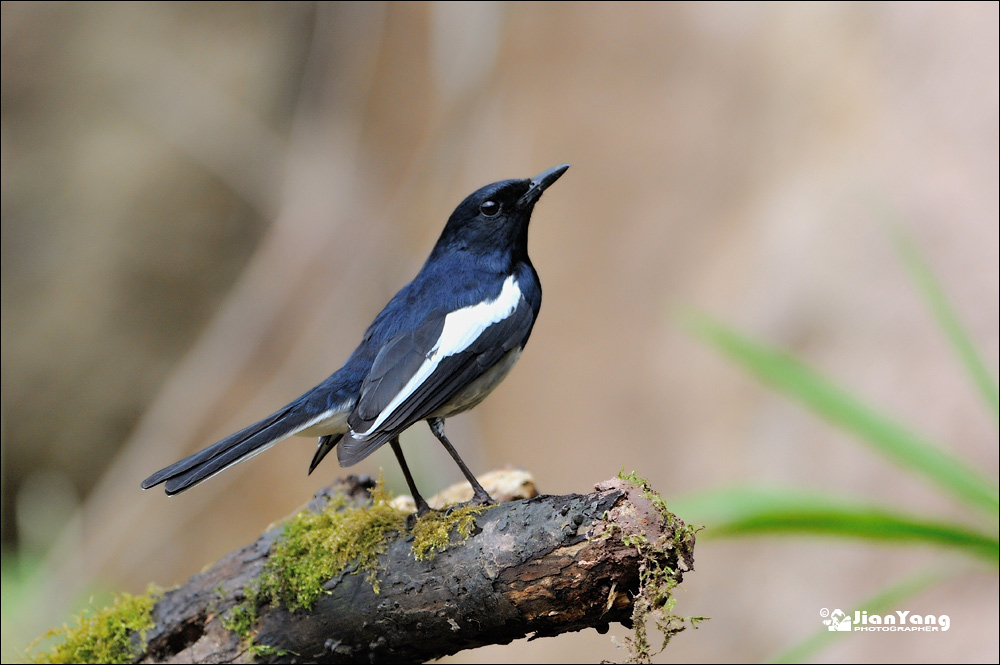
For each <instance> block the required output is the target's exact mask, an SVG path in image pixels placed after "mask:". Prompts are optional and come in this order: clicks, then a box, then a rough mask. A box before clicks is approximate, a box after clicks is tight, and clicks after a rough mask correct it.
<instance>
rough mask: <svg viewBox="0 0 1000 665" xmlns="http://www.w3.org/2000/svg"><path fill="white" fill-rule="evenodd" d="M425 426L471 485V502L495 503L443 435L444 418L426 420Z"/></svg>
mask: <svg viewBox="0 0 1000 665" xmlns="http://www.w3.org/2000/svg"><path fill="white" fill-rule="evenodd" d="M427 424H428V425H429V426H430V428H431V431H432V432H434V436H436V437H437V440H438V441H440V442H441V445H442V446H444V448H445V450H447V451H448V454H449V455H451V458H452V459H453V460H455V463H456V464H458V468H459V469H461V470H462V473H464V474H465V478H466V480H468V481H469V484H470V485H472V502H473V503H482V504H486V503H496V502H495V501H494V500H493V497H491V496H490V495H489V493H488V492H487V491H486V490H484V489H483V486H482V485H480V484H479V481H478V480H476V477H475V476H474V475H472V472H471V471H469V467H467V466H465V462H463V461H462V458H461V457H459V456H458V451H457V450H455V447H454V446H452V445H451V441H449V440H448V437H446V436H445V435H444V418H428V419H427Z"/></svg>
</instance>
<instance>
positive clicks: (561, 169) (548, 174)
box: [517, 164, 569, 207]
mask: <svg viewBox="0 0 1000 665" xmlns="http://www.w3.org/2000/svg"><path fill="white" fill-rule="evenodd" d="M568 168H569V164H560V165H559V166H553V167H552V168H551V169H549V170H548V171H542V172H541V173H539V174H538V175H536V176H535V177H534V178H532V179H531V187H529V188H528V191H526V192H525V193H524V196H522V197H521V198H520V199H518V201H517V205H518V206H519V207H525V206H531V205H534V203H535V201H537V200H538V199H539V198H541V196H542V192H544V191H545V190H546V189H547V188H548V186H549V185H551V184H552V183H554V182H555V181H556V180H558V179H559V177H560V176H561V175H562V174H563V173H566V169H568Z"/></svg>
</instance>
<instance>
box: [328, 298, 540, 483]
mask: <svg viewBox="0 0 1000 665" xmlns="http://www.w3.org/2000/svg"><path fill="white" fill-rule="evenodd" d="M508 284H510V285H512V286H511V287H510V288H508ZM508 284H505V287H504V290H503V291H502V292H501V294H500V296H499V297H498V298H497V299H496V300H494V301H491V302H485V303H480V304H479V305H475V306H472V307H465V308H463V309H460V310H456V311H453V312H450V313H447V314H444V315H436V316H432V317H430V318H428V319H427V320H426V321H425V322H424V323H423V324H422V325H420V326H419V327H418V328H416V329H415V330H414V331H412V332H408V333H404V334H401V335H398V336H396V337H394V338H393V339H391V340H390V341H389V342H388V343H387V344H386V345H385V346H384V347H382V349H381V350H380V351H379V353H378V355H377V356H376V358H375V361H374V363H373V364H372V369H371V371H370V373H369V375H368V377H367V378H366V379H365V381H364V383H363V384H362V387H361V396H360V398H359V399H358V403H357V405H356V406H355V408H354V411H353V412H352V413H351V415H350V417H349V418H348V421H347V422H348V425H349V426H350V427H351V430H352V432H351V434H348V435H347V436H345V437H344V438H343V440H342V441H341V442H340V444H339V445H338V447H337V457H338V459H339V460H340V463H341V464H343V465H344V466H350V465H352V464H355V463H357V462H359V461H361V460H362V459H364V458H365V457H367V456H368V455H369V454H371V453H372V452H374V451H375V449H376V448H378V447H379V446H381V445H382V444H383V443H385V442H386V441H388V440H390V439H391V438H392V437H393V436H396V435H397V434H399V433H400V432H402V431H403V430H404V429H406V428H407V427H409V426H410V425H412V424H413V423H415V422H418V421H420V420H423V419H425V418H428V417H430V416H431V415H433V414H434V413H435V412H436V411H437V410H438V409H440V408H441V407H443V406H445V405H447V404H448V402H449V401H450V400H451V399H452V398H453V397H455V396H456V395H457V394H458V393H460V392H461V391H462V389H463V388H465V387H466V386H468V385H469V384H470V383H472V382H473V381H475V380H476V379H477V378H479V377H480V376H481V375H482V374H483V373H485V372H486V371H487V370H488V369H490V368H491V367H493V366H494V365H495V364H497V363H498V362H499V361H500V360H501V359H502V358H503V357H504V356H505V355H506V354H507V352H509V351H510V350H511V349H514V348H515V347H520V346H523V344H524V341H525V340H526V339H527V337H528V334H529V333H530V332H531V327H532V324H533V322H534V312H533V311H532V309H531V307H530V306H529V305H528V303H527V302H526V301H525V300H524V298H523V297H522V296H521V292H520V291H519V290H518V289H517V285H516V282H515V281H514V280H513V279H511V280H509V281H508Z"/></svg>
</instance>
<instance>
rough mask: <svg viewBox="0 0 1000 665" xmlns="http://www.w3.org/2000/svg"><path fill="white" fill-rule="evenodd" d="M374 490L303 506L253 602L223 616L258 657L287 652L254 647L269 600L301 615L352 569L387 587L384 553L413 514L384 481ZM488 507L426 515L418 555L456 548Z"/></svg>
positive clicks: (248, 597)
mask: <svg viewBox="0 0 1000 665" xmlns="http://www.w3.org/2000/svg"><path fill="white" fill-rule="evenodd" d="M370 493H371V499H372V502H371V504H370V505H366V506H363V507H360V506H356V505H352V504H351V503H350V502H349V501H348V499H347V498H346V497H344V496H340V495H338V496H334V497H332V498H331V499H330V500H329V502H328V503H327V505H326V506H325V507H324V508H323V510H322V511H319V512H310V511H302V512H300V513H299V514H298V515H296V516H295V517H293V518H291V519H290V520H289V521H288V522H287V523H286V524H285V525H284V529H283V531H282V533H281V536H280V537H279V538H278V539H277V541H275V544H274V545H273V546H272V548H271V553H270V556H269V557H268V561H267V563H266V564H265V565H264V570H263V572H262V573H261V575H260V577H259V578H258V579H256V580H254V581H253V582H251V583H250V584H249V585H247V586H246V587H245V588H244V590H243V592H244V595H245V600H244V601H243V602H241V603H240V604H238V605H236V606H235V607H233V608H232V609H231V610H229V612H227V613H226V615H225V616H224V617H223V618H222V625H223V626H224V627H225V628H226V629H227V630H231V631H233V632H234V633H236V634H237V635H239V637H240V639H241V640H242V641H244V642H246V643H247V644H248V647H247V648H248V650H249V652H250V653H251V655H253V656H254V657H258V656H267V655H282V654H281V653H280V652H279V651H277V650H275V648H274V647H271V646H267V645H255V644H253V636H254V629H255V627H256V625H257V621H258V619H259V610H260V608H261V607H262V606H264V605H265V604H270V605H273V606H278V605H280V606H282V607H285V608H286V609H288V610H289V611H293V612H294V611H296V610H300V609H305V610H308V609H311V608H312V606H313V605H314V604H315V602H316V601H317V600H318V599H319V597H320V596H321V595H322V594H324V593H329V592H328V591H326V590H325V589H324V588H323V585H324V584H326V583H327V582H328V581H329V580H331V579H333V578H336V577H338V576H340V575H344V574H348V573H364V574H365V575H366V576H367V579H368V582H369V583H370V584H371V585H372V588H373V589H374V590H375V593H378V592H379V585H378V571H379V557H380V556H381V555H382V554H384V553H385V551H386V549H387V548H388V546H389V535H390V534H391V533H393V532H400V531H402V530H403V529H404V528H405V526H406V518H407V513H405V512H403V511H401V510H399V509H397V508H395V507H393V506H392V505H391V504H390V503H389V500H390V497H389V496H388V494H387V493H386V491H385V489H384V486H383V484H382V481H381V480H379V482H378V483H377V484H376V485H375V487H374V488H372V490H371V491H370ZM484 509H485V506H465V507H462V508H454V509H452V510H449V511H447V512H438V511H434V512H431V513H429V514H427V515H425V516H423V517H421V518H419V519H418V520H417V521H416V524H415V525H414V528H413V536H414V538H413V546H412V551H413V556H414V558H416V559H417V560H426V559H430V558H432V557H433V556H434V555H435V554H436V553H437V552H439V551H441V550H443V549H445V548H446V547H447V546H448V544H449V543H450V542H451V537H452V534H453V533H454V532H457V533H458V534H459V535H460V536H461V538H462V539H466V538H468V537H469V536H470V535H471V534H472V530H473V528H474V527H475V516H476V515H478V514H479V513H481V512H482V511H483V510H484Z"/></svg>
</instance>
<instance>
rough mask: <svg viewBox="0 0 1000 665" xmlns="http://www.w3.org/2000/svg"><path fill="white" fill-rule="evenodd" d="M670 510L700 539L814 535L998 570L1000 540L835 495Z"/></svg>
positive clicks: (703, 501)
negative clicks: (939, 551) (953, 555)
mask: <svg viewBox="0 0 1000 665" xmlns="http://www.w3.org/2000/svg"><path fill="white" fill-rule="evenodd" d="M669 508H670V510H671V512H674V513H676V514H677V515H679V516H680V517H681V519H683V520H684V521H685V522H687V523H689V524H704V525H705V526H706V528H705V530H704V531H702V532H700V533H699V534H698V537H699V538H703V537H705V538H713V537H716V538H723V537H741V536H764V535H767V536H771V535H800V536H806V535H808V536H832V537H837V538H850V539H859V540H865V541H873V542H882V543H890V544H900V545H910V544H914V545H932V546H935V547H942V548H946V549H952V550H957V551H960V552H962V553H964V554H966V555H968V556H970V557H972V558H974V559H977V560H980V561H984V562H986V563H987V564H989V565H990V566H991V567H992V568H994V569H995V568H997V566H998V563H997V561H998V557H1000V540H998V536H997V534H992V535H991V534H987V533H984V532H983V531H981V530H979V529H977V528H974V527H968V526H964V525H961V524H955V523H954V522H944V521H938V520H931V519H926V518H925V517H923V516H920V515H910V514H906V513H901V512H898V511H896V510H893V509H891V508H886V507H883V506H879V505H876V504H870V503H862V502H859V501H856V500H852V499H846V498H842V497H837V496H833V495H829V494H820V493H815V492H805V491H799V490H788V489H771V488H747V487H739V488H728V489H720V490H713V491H710V492H706V493H701V494H696V495H692V496H689V497H681V498H678V499H673V500H671V501H670V502H669Z"/></svg>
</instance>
